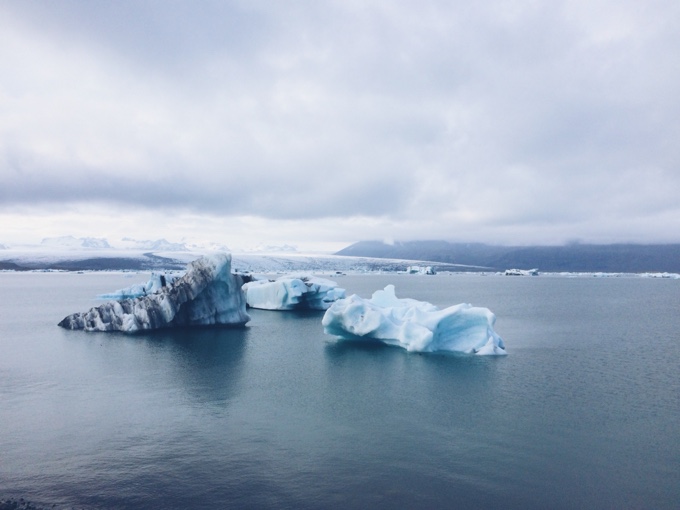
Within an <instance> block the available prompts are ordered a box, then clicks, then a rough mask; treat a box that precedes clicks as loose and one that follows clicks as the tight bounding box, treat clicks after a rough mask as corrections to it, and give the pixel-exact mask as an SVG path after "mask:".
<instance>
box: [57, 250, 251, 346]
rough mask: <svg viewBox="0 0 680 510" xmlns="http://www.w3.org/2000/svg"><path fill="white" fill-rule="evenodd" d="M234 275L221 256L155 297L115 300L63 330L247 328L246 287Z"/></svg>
mask: <svg viewBox="0 0 680 510" xmlns="http://www.w3.org/2000/svg"><path fill="white" fill-rule="evenodd" d="M243 282H244V277H243V276H240V275H236V274H232V273H231V255H230V254H227V253H219V254H214V255H210V256H205V257H201V258H199V259H198V260H195V261H194V262H192V263H191V264H189V267H188V269H187V272H186V274H185V275H184V276H182V277H181V278H178V279H177V280H176V281H174V282H172V283H171V284H169V285H165V286H161V287H160V288H159V289H158V290H157V291H156V292H154V293H152V294H148V295H146V296H142V297H137V298H133V299H122V300H117V301H110V302H108V303H105V304H103V305H101V306H97V307H95V308H92V309H90V310H89V311H87V312H82V313H75V314H72V315H69V316H67V317H65V318H64V319H63V320H62V321H61V322H60V323H59V326H61V327H62V328H66V329H82V330H85V331H124V332H128V333H134V332H137V331H147V330H152V329H161V328H172V327H187V326H218V325H233V326H242V325H244V324H246V323H247V322H248V321H249V320H250V317H249V316H248V314H247V313H246V303H245V297H244V295H243V292H242V291H241V286H242V285H243Z"/></svg>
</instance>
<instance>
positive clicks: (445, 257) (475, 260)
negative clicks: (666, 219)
mask: <svg viewBox="0 0 680 510" xmlns="http://www.w3.org/2000/svg"><path fill="white" fill-rule="evenodd" d="M337 255H348V256H355V257H377V258H395V259H406V260H424V261H432V262H442V263H444V264H464V265H470V266H483V267H486V268H489V269H493V270H498V271H501V270H505V269H510V268H518V269H532V268H538V269H540V270H541V271H576V272H578V271H583V272H598V271H603V272H617V273H618V272H621V273H641V272H670V273H678V272H680V244H653V245H652V244H606V245H597V244H569V245H565V246H495V245H488V244H481V243H449V242H447V241H406V242H397V243H394V244H393V245H388V244H385V243H382V242H380V241H361V242H358V243H355V244H353V245H351V246H348V247H347V248H344V249H343V250H340V251H339V252H338V253H337Z"/></svg>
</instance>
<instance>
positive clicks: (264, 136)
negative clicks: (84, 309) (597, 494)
mask: <svg viewBox="0 0 680 510" xmlns="http://www.w3.org/2000/svg"><path fill="white" fill-rule="evenodd" d="M678 20H680V2H678V1H677V0H667V1H666V0H659V1H655V0H645V1H640V0H583V1H580V0H578V1H571V0H566V1H559V0H556V1H550V2H540V1H512V0H508V1H475V2H470V1H468V0H464V1H463V0H461V1H458V0H441V1H438V0H434V1H429V0H414V1H403V0H395V1H373V0H338V1H326V0H321V1H320V0H310V1H304V0H302V1H290V2H287V1H258V0H243V1H225V0H220V1H179V0H177V1H171V0H158V1H152V0H135V1H124V0H116V1H113V0H112V1H96V2H93V1H89V0H44V1H31V0H15V1H11V0H0V222H1V223H0V225H1V228H0V243H3V244H5V245H12V243H20V242H36V243H37V242H40V240H41V239H42V238H43V237H50V236H60V235H74V236H76V237H81V236H94V237H106V238H108V239H109V241H110V242H112V244H114V243H115V241H116V240H118V239H120V238H122V237H124V236H129V237H135V238H138V239H158V238H161V237H165V238H167V239H169V240H171V241H175V242H177V241H180V240H187V241H194V242H206V241H214V242H219V243H224V244H226V245H228V246H230V247H245V246H252V245H255V244H258V243H264V244H283V243H289V244H294V245H297V246H298V247H299V248H301V249H310V248H314V247H318V248H331V247H333V248H334V247H337V248H340V247H342V246H344V245H347V244H350V243H352V242H354V241H358V240H365V239H385V240H391V239H395V240H410V239H446V240H451V241H480V242H489V243H500V244H527V243H535V244H554V243H562V242H569V241H575V240H579V241H582V242H598V243H607V242H617V241H634V242H680V196H679V192H680V93H678V91H680V30H678Z"/></svg>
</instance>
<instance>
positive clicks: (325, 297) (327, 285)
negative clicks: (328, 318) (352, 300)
mask: <svg viewBox="0 0 680 510" xmlns="http://www.w3.org/2000/svg"><path fill="white" fill-rule="evenodd" d="M243 291H244V293H245V295H246V302H247V304H248V306H250V307H252V308H261V309H263V310H295V309H311V310H326V309H328V307H329V306H331V304H333V303H334V302H335V301H336V300H338V299H341V298H344V297H345V289H341V288H340V287H338V284H337V283H335V282H334V281H331V280H326V279H325V278H319V277H316V276H309V275H299V276H282V277H280V278H277V279H276V280H253V281H250V282H248V283H245V284H244V285H243Z"/></svg>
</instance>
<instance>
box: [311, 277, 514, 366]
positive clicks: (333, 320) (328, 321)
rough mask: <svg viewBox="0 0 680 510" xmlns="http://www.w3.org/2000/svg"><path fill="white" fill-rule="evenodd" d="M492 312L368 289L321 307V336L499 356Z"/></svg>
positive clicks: (501, 347)
mask: <svg viewBox="0 0 680 510" xmlns="http://www.w3.org/2000/svg"><path fill="white" fill-rule="evenodd" d="M495 322H496V316H495V315H494V314H493V313H492V312H491V311H490V310H489V309H488V308H480V307H474V306H472V305H470V304H467V303H462V304H459V305H455V306H450V307H448V308H445V309H443V310H440V309H439V308H437V307H436V306H434V305H433V304H431V303H427V302H425V301H417V300H415V299H399V298H397V297H396V294H395V289H394V285H388V286H387V287H385V289H384V290H378V291H376V292H374V293H373V296H372V297H371V299H363V298H361V297H359V296H357V295H356V294H353V295H352V296H350V297H348V298H346V299H339V300H338V301H336V302H335V303H333V305H332V306H331V307H330V308H329V309H328V310H327V311H326V313H325V314H324V317H323V320H322V324H323V327H324V331H325V333H326V334H329V335H334V336H337V337H340V338H343V339H347V340H375V341H380V342H383V343H385V344H388V345H394V346H398V347H403V348H404V349H406V350H407V351H414V352H436V351H449V352H457V353H467V354H477V355H505V354H507V353H506V351H505V343H504V342H503V339H502V338H501V337H500V336H498V334H497V333H496V332H495V331H494V329H493V325H494V323H495Z"/></svg>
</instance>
